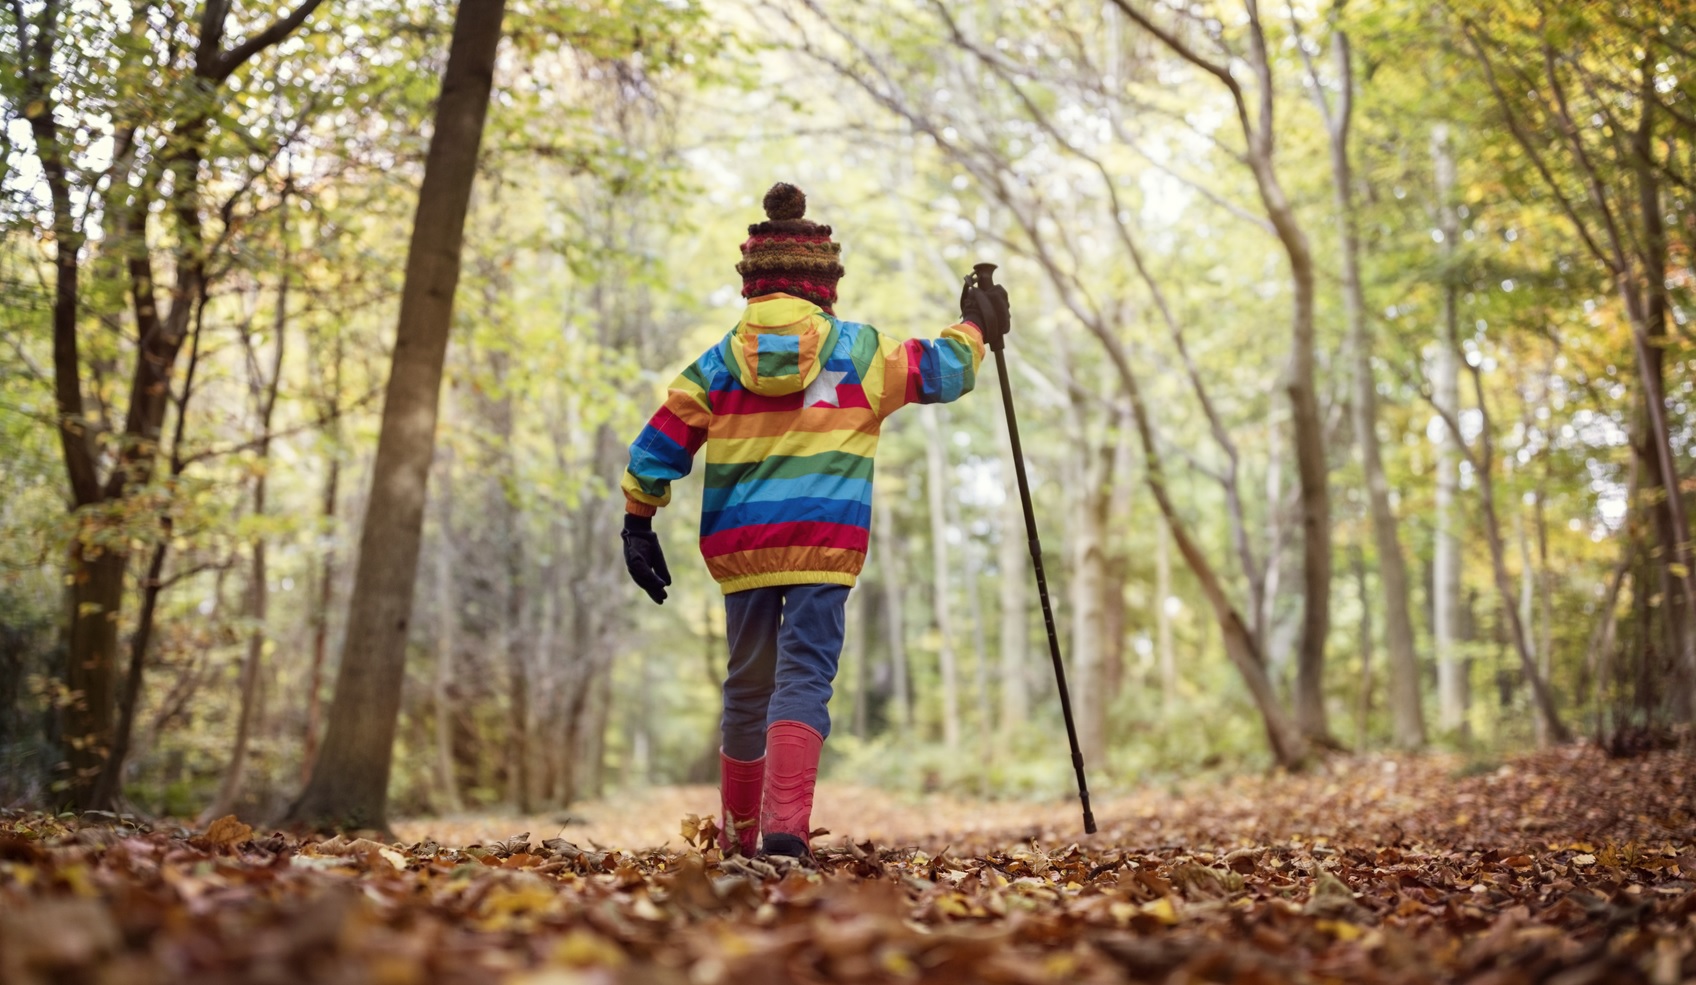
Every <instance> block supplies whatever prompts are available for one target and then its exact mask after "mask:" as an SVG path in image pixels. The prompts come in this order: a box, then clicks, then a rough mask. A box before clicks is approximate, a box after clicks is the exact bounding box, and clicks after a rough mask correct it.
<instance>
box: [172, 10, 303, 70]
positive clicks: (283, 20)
mask: <svg viewBox="0 0 1696 985" xmlns="http://www.w3.org/2000/svg"><path fill="white" fill-rule="evenodd" d="M228 3H229V0H208V3H207V5H206V6H207V9H208V10H211V9H212V8H213V7H214V6H218V5H227V4H228ZM323 3H324V0H302V2H301V4H300V6H298V7H296V8H295V9H294V10H293V11H291V12H289V13H288V14H287V15H285V16H283V17H280V18H278V19H277V20H275V21H273V22H272V23H271V25H270V26H269V27H267V28H265V29H264V30H263V31H260V32H259V33H258V34H255V35H254V36H253V37H251V38H248V39H247V40H246V41H243V42H242V43H241V44H239V45H237V46H236V47H234V48H232V49H230V50H229V51H226V52H224V53H222V54H219V55H216V56H215V57H214V58H213V59H212V60H211V61H210V62H202V65H203V66H204V68H203V69H200V70H198V72H197V74H200V75H202V76H204V77H206V78H209V79H213V80H216V81H219V82H222V81H223V80H224V79H227V78H229V77H230V76H231V75H232V74H233V73H234V72H235V71H236V69H238V68H241V67H242V66H243V65H245V64H247V61H248V60H249V59H251V58H252V57H253V56H254V55H257V54H259V53H260V52H261V51H264V50H265V49H266V48H269V47H271V46H272V45H274V44H277V43H278V42H280V41H282V40H283V39H284V38H287V37H288V36H289V35H291V34H293V33H294V32H295V30H296V29H297V28H299V27H300V25H302V24H304V23H306V19H307V18H308V17H311V16H312V13H313V11H315V10H317V9H318V8H319V7H320V6H322V5H323ZM221 22H222V18H220V26H219V28H218V41H217V43H219V44H222V43H223V27H222V23H221ZM204 40H205V39H204V38H203V39H202V41H203V43H204Z"/></svg>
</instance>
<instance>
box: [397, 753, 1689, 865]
mask: <svg viewBox="0 0 1696 985" xmlns="http://www.w3.org/2000/svg"><path fill="white" fill-rule="evenodd" d="M1692 767H1696V758H1691V757H1690V756H1688V755H1687V754H1684V753H1680V752H1676V751H1668V752H1662V753H1656V754H1652V755H1649V756H1644V757H1638V758H1633V759H1610V758H1608V757H1606V756H1604V755H1602V754H1601V753H1600V752H1599V751H1598V750H1596V749H1595V748H1593V747H1591V746H1588V745H1573V746H1568V747H1565V748H1562V749H1556V750H1552V751H1549V752H1545V753H1540V754H1535V755H1529V756H1523V757H1520V758H1517V759H1512V760H1508V761H1506V762H1503V763H1500V764H1491V765H1479V764H1470V765H1469V764H1467V763H1466V762H1465V761H1464V760H1462V759H1461V758H1460V757H1457V756H1449V755H1440V754H1431V755H1425V756H1372V757H1366V758H1349V757H1341V758H1336V759H1333V760H1331V761H1330V762H1329V763H1328V764H1326V765H1324V766H1322V767H1320V768H1318V769H1316V770H1314V771H1312V772H1309V773H1306V774H1303V775H1298V776H1291V775H1288V774H1284V773H1268V774H1262V775H1252V774H1250V775H1240V776H1235V777H1225V778H1210V779H1206V780H1201V781H1198V782H1194V783H1191V784H1170V785H1167V786H1164V787H1152V786H1150V787H1144V788H1141V789H1138V790H1136V791H1133V792H1129V793H1116V794H1111V795H1108V796H1098V797H1097V798H1096V799H1095V800H1094V802H1093V807H1094V812H1095V816H1096V820H1097V822H1098V825H1099V827H1100V829H1101V833H1100V834H1097V835H1094V836H1086V835H1084V834H1083V827H1082V821H1081V816H1080V812H1079V809H1078V802H1077V800H1076V798H1075V797H1073V798H1067V799H1064V800H1047V801H1040V802H1033V801H1023V800H980V799H974V798H969V797H961V796H955V795H948V794H927V795H923V796H916V795H903V794H897V793H892V792H889V791H886V790H880V789H877V788H875V787H866V786H860V785H855V784H845V783H830V782H826V783H821V784H820V785H819V789H818V795H817V797H816V799H815V801H814V809H813V826H814V828H815V829H818V828H824V829H826V830H828V831H830V832H831V833H830V834H829V835H824V836H821V837H819V838H817V839H815V841H814V844H815V846H816V847H829V846H840V845H842V844H843V843H844V841H845V840H846V839H848V838H852V840H853V841H855V842H856V843H863V842H867V841H869V842H872V843H874V844H876V845H878V846H879V847H882V848H908V847H911V848H918V849H921V850H924V851H926V852H938V851H941V850H943V849H944V848H950V849H951V850H956V853H958V852H959V851H970V852H984V851H993V850H996V849H999V848H1004V847H1006V846H1007V845H1008V844H1009V843H1013V842H1028V841H1030V840H1031V839H1035V840H1036V841H1037V843H1038V844H1040V845H1041V846H1043V847H1044V848H1048V849H1059V848H1064V847H1065V846H1067V845H1069V844H1071V843H1073V842H1076V843H1078V844H1079V845H1081V846H1083V847H1086V848H1089V849H1092V850H1105V849H1113V848H1118V849H1123V850H1127V851H1130V850H1138V851H1145V850H1173V849H1188V850H1201V851H1206V850H1217V851H1221V852H1223V851H1229V850H1231V849H1233V848H1239V847H1244V846H1248V845H1256V844H1261V845H1264V844H1269V843H1272V842H1288V841H1291V840H1294V841H1296V842H1298V843H1307V842H1311V843H1316V844H1319V845H1321V846H1323V845H1325V844H1326V843H1327V842H1336V843H1338V844H1342V845H1352V846H1362V845H1365V846H1372V847H1381V846H1385V845H1398V844H1409V843H1417V842H1422V841H1431V842H1438V843H1445V844H1490V845H1496V846H1497V847H1501V848H1504V849H1505V848H1513V849H1515V851H1517V850H1519V849H1520V848H1531V847H1534V846H1536V845H1539V844H1548V845H1559V844H1564V843H1569V842H1589V841H1597V840H1600V841H1614V842H1621V843H1624V842H1639V843H1652V842H1655V841H1657V840H1659V839H1665V838H1678V837H1680V836H1682V837H1683V838H1684V839H1686V840H1688V839H1691V838H1693V837H1696V813H1692V812H1693V811H1696V776H1693V770H1692ZM1604 791H1613V792H1617V793H1618V794H1619V795H1618V796H1612V795H1604V796H1597V794H1598V793H1601V792H1604ZM1657 804H1658V805H1659V806H1658V807H1657V806H1656V805H1657ZM1634 808H1635V809H1634ZM718 809H719V804H718V791H717V788H715V787H710V786H705V785H688V786H659V787H652V788H647V789H637V790H632V791H628V792H624V793H619V794H616V795H613V796H610V797H607V798H604V799H600V800H594V801H587V802H583V803H580V804H576V805H573V806H572V807H571V808H570V809H569V810H566V811H555V812H552V813H546V814H536V815H519V814H510V813H499V814H477V813H466V814H460V815H452V816H443V817H430V818H414V819H407V820H402V821H397V822H396V823H395V824H394V828H395V833H396V835H397V836H398V837H400V838H401V839H403V840H405V841H407V842H420V841H426V840H432V841H435V842H437V843H439V844H442V845H454V846H464V845H473V844H493V843H495V842H497V841H504V840H506V839H509V838H511V837H513V836H514V835H516V834H520V833H527V834H529V835H530V836H531V837H532V838H534V839H535V840H536V841H542V840H545V839H549V838H564V839H566V840H568V841H571V842H574V843H576V844H580V845H584V846H586V847H587V846H596V847H598V848H600V849H603V850H606V849H617V850H621V851H627V852H638V851H646V850H650V849H665V850H669V851H677V850H679V849H681V848H683V847H685V845H684V841H683V837H682V834H681V831H680V827H681V825H680V822H681V821H682V819H683V818H684V817H686V816H688V815H691V814H693V815H697V816H700V817H703V818H704V817H706V816H708V815H716V814H717V813H718Z"/></svg>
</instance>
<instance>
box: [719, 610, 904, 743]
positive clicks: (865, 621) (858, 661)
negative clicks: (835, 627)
mask: <svg viewBox="0 0 1696 985" xmlns="http://www.w3.org/2000/svg"><path fill="white" fill-rule="evenodd" d="M848 611H850V612H852V613H853V616H852V617H851V618H850V619H849V620H848V659H849V660H850V661H851V662H853V664H854V676H853V681H854V718H853V724H852V729H853V734H854V737H855V738H859V739H864V738H866V737H867V736H868V735H869V734H870V733H869V729H870V722H871V716H870V709H869V708H868V707H867V705H868V703H869V702H870V701H871V696H872V693H871V692H872V688H871V680H872V672H871V668H870V667H869V666H868V663H869V661H868V659H867V657H868V651H869V647H868V646H867V640H868V637H869V636H870V635H871V633H870V630H871V626H872V597H871V595H870V594H868V590H867V587H866V586H861V587H857V588H856V589H855V590H854V594H853V604H852V605H850V606H849V607H848ZM710 640H711V638H710V636H709V642H708V647H709V648H710V647H711V645H712V644H711V641H710ZM714 683H717V677H716V675H715V677H714Z"/></svg>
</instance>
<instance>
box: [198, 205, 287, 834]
mask: <svg viewBox="0 0 1696 985" xmlns="http://www.w3.org/2000/svg"><path fill="white" fill-rule="evenodd" d="M277 215H278V233H279V235H280V236H281V237H282V240H283V254H282V261H283V274H282V279H281V281H280V282H279V283H278V285H277V311H276V318H275V320H274V321H273V323H272V325H271V330H272V335H273V338H272V343H271V368H270V373H269V374H268V375H265V376H261V375H260V372H261V371H260V368H259V357H258V353H256V352H255V351H254V350H253V345H252V340H251V338H250V337H249V336H248V334H247V332H246V331H245V330H244V331H243V333H242V345H243V348H244V349H245V350H246V352H247V365H248V379H249V384H248V386H249V389H250V391H251V392H252V394H253V399H254V404H255V409H256V410H257V411H258V417H259V421H258V424H259V447H258V448H257V449H255V453H254V458H255V460H256V462H257V463H258V469H257V473H258V474H257V475H256V476H255V477H254V480H253V519H255V520H257V521H259V522H260V523H263V522H264V520H265V506H266V503H265V498H266V492H267V490H268V488H269V487H268V484H267V481H266V478H267V473H268V472H269V470H270V468H271V418H272V416H273V414H274V413H275V411H276V409H277V390H278V388H279V387H281V386H282V382H283V354H284V352H285V348H286V344H287V341H288V325H289V274H290V270H289V250H288V234H289V231H288V215H289V199H288V191H287V189H286V186H285V190H284V192H283V196H282V201H281V204H280V205H279V207H278V212H277ZM265 563H266V558H265V533H264V531H263V529H261V530H260V531H259V532H258V533H257V534H256V535H255V536H254V538H253V556H252V566H251V568H250V569H249V573H248V587H247V593H248V594H247V617H248V619H249V621H250V622H251V623H252V626H251V627H250V628H249V630H248V636H247V653H246V655H245V657H244V659H243V660H242V665H241V710H240V711H239V712H238V713H237V717H236V738H235V745H234V747H233V749H232V751H231V753H230V763H229V765H228V766H227V767H225V769H224V780H223V783H222V784H220V785H219V787H218V794H217V796H216V797H214V798H213V800H212V803H211V804H210V805H209V806H208V807H207V808H206V811H205V813H203V814H202V815H201V821H202V822H203V823H204V822H209V821H211V820H213V819H214V818H219V817H223V816H224V815H226V814H229V813H231V812H233V811H234V810H235V807H236V804H237V803H238V802H239V801H240V800H241V794H242V783H243V782H244V781H245V779H246V773H247V750H248V746H249V744H250V743H251V742H252V739H253V731H254V720H255V719H256V718H257V717H258V716H259V682H260V667H261V665H262V663H263V661H264V659H265V646H266V642H267V636H266V632H265V617H266V613H267V611H268V610H269V608H270V597H271V594H270V586H269V584H268V582H267V579H268V575H267V572H266V568H265Z"/></svg>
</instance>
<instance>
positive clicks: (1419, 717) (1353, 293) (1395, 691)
mask: <svg viewBox="0 0 1696 985" xmlns="http://www.w3.org/2000/svg"><path fill="white" fill-rule="evenodd" d="M1332 51H1333V54H1334V56H1335V61H1336V68H1337V76H1338V79H1339V83H1338V85H1339V86H1340V89H1341V93H1340V95H1339V98H1338V103H1337V108H1336V112H1335V113H1334V114H1333V113H1331V112H1330V111H1329V110H1327V111H1326V123H1327V127H1326V129H1327V130H1328V132H1329V133H1330V144H1331V183H1332V186H1333V188H1334V190H1335V192H1336V199H1337V225H1338V234H1339V236H1340V238H1341V241H1342V266H1343V312H1344V315H1345V317H1346V320H1347V322H1348V333H1349V349H1350V352H1351V354H1352V356H1353V358H1354V401H1353V405H1354V406H1353V410H1354V435H1355V442H1356V444H1358V445H1359V447H1360V462H1361V469H1362V471H1363V473H1364V474H1365V478H1366V493H1367V504H1368V506H1369V508H1370V510H1371V513H1372V534H1373V539H1374V546H1376V548H1377V550H1378V583H1379V588H1380V591H1381V593H1382V598H1383V603H1384V643H1385V649H1387V650H1388V651H1389V668H1390V719H1391V724H1392V727H1393V729H1394V735H1395V741H1396V745H1397V746H1398V747H1400V748H1402V749H1408V750H1414V749H1419V748H1421V747H1423V746H1424V745H1425V718H1424V715H1423V714H1422V713H1421V711H1420V706H1419V659H1418V657H1417V656H1416V655H1415V653H1414V649H1413V619H1412V617H1411V615H1410V614H1409V609H1408V578H1407V563H1406V561H1405V560H1404V558H1403V555H1402V543H1401V534H1400V532H1399V531H1398V529H1397V528H1398V524H1397V520H1396V514H1395V511H1394V510H1393V509H1392V508H1391V506H1390V481H1389V479H1388V478H1387V477H1386V476H1385V474H1384V456H1383V451H1382V449H1381V448H1380V447H1379V442H1378V387H1377V384H1376V382H1375V381H1374V380H1373V376H1372V335H1371V332H1370V331H1369V330H1368V328H1367V324H1366V295H1365V291H1364V289H1363V288H1362V286H1361V281H1360V231H1359V226H1358V221H1357V217H1356V215H1355V209H1354V178H1353V169H1352V167H1351V165H1350V162H1349V123H1350V119H1351V115H1352V109H1353V104H1354V73H1353V66H1352V63H1351V59H1350V55H1349V42H1348V35H1346V34H1344V33H1343V32H1341V31H1338V32H1337V33H1336V34H1335V35H1333V38H1332ZM1315 93H1318V90H1317V89H1315ZM1318 98H1320V99H1321V100H1322V101H1323V98H1324V97H1323V96H1318ZM1322 105H1323V102H1322Z"/></svg>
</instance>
